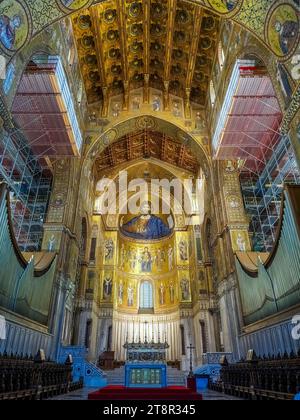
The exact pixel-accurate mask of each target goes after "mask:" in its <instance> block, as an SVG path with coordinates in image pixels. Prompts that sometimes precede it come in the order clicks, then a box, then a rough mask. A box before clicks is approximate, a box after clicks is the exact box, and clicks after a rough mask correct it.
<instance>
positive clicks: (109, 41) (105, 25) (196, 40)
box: [73, 0, 220, 113]
mask: <svg viewBox="0 0 300 420" xmlns="http://www.w3.org/2000/svg"><path fill="white" fill-rule="evenodd" d="M219 26H220V18H219V17H217V16H215V15H213V14H212V13H210V12H208V11H206V10H204V9H203V8H201V6H198V5H195V4H191V3H188V2H186V1H180V0H159V1H157V0H143V1H135V0H126V1H124V0H111V1H107V2H105V3H103V4H99V5H95V6H92V7H90V8H89V9H86V10H84V11H82V12H80V13H79V14H77V15H75V16H74V17H73V27H74V34H75V38H76V42H77V49H78V53H79V59H80V63H81V70H82V76H83V79H84V82H85V88H86V92H87V97H88V102H89V104H94V103H97V102H102V104H103V108H104V110H105V108H107V107H108V102H109V98H110V97H112V96H116V95H119V94H122V95H123V98H124V105H123V106H124V110H126V109H128V105H129V92H130V91H131V90H132V89H137V88H143V89H144V95H143V96H144V101H145V102H146V103H147V102H149V95H150V93H149V92H150V88H154V89H158V90H160V91H162V92H164V100H165V103H168V95H169V94H172V95H175V96H179V97H182V98H183V99H184V100H185V101H186V102H191V103H194V104H195V105H196V106H198V107H204V106H205V104H206V98H207V92H208V90H209V83H210V77H211V72H212V67H213V62H214V58H215V56H216V53H217V45H218V35H219ZM104 113H105V112H104Z"/></svg>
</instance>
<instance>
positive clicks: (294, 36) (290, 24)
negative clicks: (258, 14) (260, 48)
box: [266, 4, 300, 57]
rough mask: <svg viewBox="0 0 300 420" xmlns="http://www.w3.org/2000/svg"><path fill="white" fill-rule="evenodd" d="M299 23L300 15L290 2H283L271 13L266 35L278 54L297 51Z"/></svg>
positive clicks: (282, 54) (280, 55)
mask: <svg viewBox="0 0 300 420" xmlns="http://www.w3.org/2000/svg"><path fill="white" fill-rule="evenodd" d="M299 25H300V22H299V16H298V15H297V12H296V10H295V8H294V7H292V6H291V5H289V4H281V5H279V6H278V7H275V8H274V9H273V11H272V12H271V13H270V15H269V20H268V24H267V27H266V31H267V34H266V37H267V40H268V43H269V45H270V47H271V49H272V51H273V52H274V53H275V54H276V55H277V56H279V57H285V56H289V55H291V54H292V53H293V52H294V51H295V49H296V47H297V45H298V41H299Z"/></svg>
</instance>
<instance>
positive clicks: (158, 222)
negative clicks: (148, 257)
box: [121, 202, 172, 240]
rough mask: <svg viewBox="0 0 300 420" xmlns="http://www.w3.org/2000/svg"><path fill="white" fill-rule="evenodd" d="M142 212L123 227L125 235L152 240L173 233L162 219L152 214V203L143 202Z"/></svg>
mask: <svg viewBox="0 0 300 420" xmlns="http://www.w3.org/2000/svg"><path fill="white" fill-rule="evenodd" d="M140 213H141V214H140V216H138V217H135V218H134V219H132V220H131V221H129V222H128V223H126V224H125V225H123V226H122V227H121V232H122V233H123V234H124V235H125V236H128V237H130V238H133V239H141V240H152V239H160V238H164V237H166V236H169V235H170V234H171V233H172V231H171V229H170V228H169V227H168V226H167V225H166V224H165V223H164V222H163V220H162V219H160V218H159V217H157V216H153V215H152V214H151V205H150V203H148V202H145V203H143V204H142V206H141V210H140Z"/></svg>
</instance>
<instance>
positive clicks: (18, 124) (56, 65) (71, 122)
mask: <svg viewBox="0 0 300 420" xmlns="http://www.w3.org/2000/svg"><path fill="white" fill-rule="evenodd" d="M12 113H13V116H14V120H15V124H14V127H13V128H11V129H9V130H6V131H5V130H2V133H1V137H0V180H1V181H4V182H6V183H7V184H8V186H9V189H10V202H11V213H12V218H13V221H14V231H15V236H16V239H17V242H18V244H19V246H20V249H21V251H23V252H36V251H40V249H41V245H42V239H43V224H44V222H45V218H46V214H47V207H48V201H49V197H50V192H51V184H52V166H51V160H50V157H51V159H55V158H57V157H62V156H80V152H81V149H82V143H83V138H82V134H81V130H80V126H79V123H78V120H77V115H76V111H75V107H74V103H73V98H72V94H71V90H70V88H69V85H68V81H67V77H66V74H65V72H64V70H63V66H62V63H61V60H60V58H59V57H58V56H48V55H45V54H40V55H37V56H34V57H33V58H32V60H31V61H30V63H29V64H28V66H27V68H26V70H25V72H24V74H23V77H22V78H21V81H20V84H19V87H18V91H17V93H16V97H15V100H14V103H13V107H12Z"/></svg>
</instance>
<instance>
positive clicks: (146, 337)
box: [144, 321, 148, 344]
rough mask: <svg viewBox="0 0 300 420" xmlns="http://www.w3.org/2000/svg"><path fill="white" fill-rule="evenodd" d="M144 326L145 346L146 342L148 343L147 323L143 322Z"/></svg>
mask: <svg viewBox="0 0 300 420" xmlns="http://www.w3.org/2000/svg"><path fill="white" fill-rule="evenodd" d="M144 324H145V344H147V342H148V334H147V326H148V322H147V321H145V322H144Z"/></svg>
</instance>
